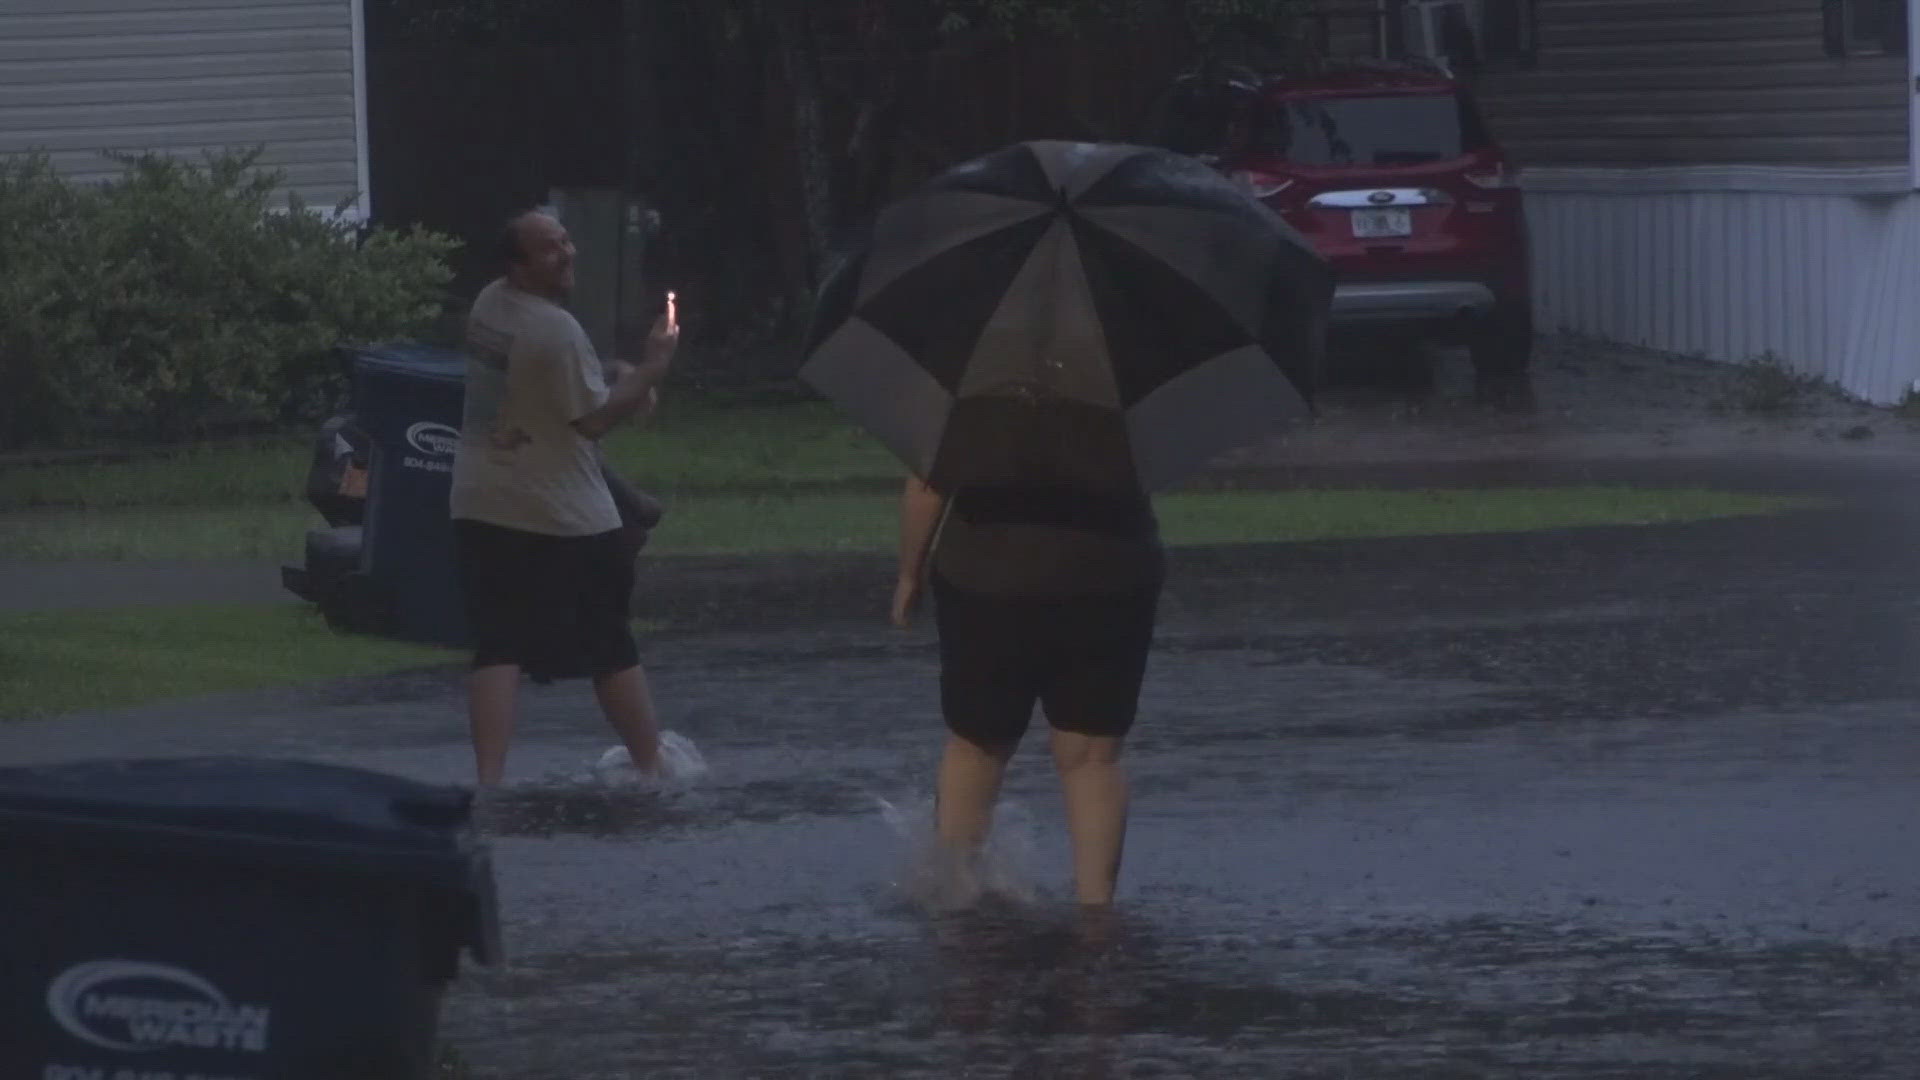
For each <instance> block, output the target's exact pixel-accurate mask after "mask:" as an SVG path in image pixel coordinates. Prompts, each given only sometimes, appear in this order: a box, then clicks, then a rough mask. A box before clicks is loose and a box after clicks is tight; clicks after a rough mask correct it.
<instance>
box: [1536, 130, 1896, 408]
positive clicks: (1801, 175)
mask: <svg viewBox="0 0 1920 1080" xmlns="http://www.w3.org/2000/svg"><path fill="white" fill-rule="evenodd" d="M1526 187H1527V200H1528V218H1529V221H1530V224H1531V229H1532V234H1533V256H1534V303H1535V314H1536V323H1537V325H1539V326H1540V328H1541V329H1543V330H1555V329H1560V330H1570V331H1576V332H1580V333H1585V334H1591V335H1594V336H1597V337H1602V338H1606V339H1609V340H1614V341H1619V342H1623V343H1627V344H1632V345H1639V346H1644V347H1647V348H1652V349H1659V350H1663V351H1668V352H1675V353H1683V354H1691V355H1701V356H1705V357H1708V358H1711V359H1715V360H1724V361H1732V362H1742V361H1752V360H1755V359H1759V358H1762V357H1766V356H1769V355H1771V356H1773V357H1777V358H1778V359H1779V360H1780V361H1782V362H1784V363H1785V364H1787V365H1788V366H1789V367H1791V368H1793V369H1795V370H1798V371H1802V372H1806V373H1808V374H1813V375H1818V376H1820V377H1822V378H1825V379H1828V380H1830V381H1831V382H1833V383H1835V384H1837V385H1838V386H1839V387H1841V388H1842V389H1844V390H1846V391H1847V392H1849V393H1851V394H1854V395H1857V396H1859V397H1861V398H1864V399H1866V400H1868V401H1872V402H1878V403H1893V402H1897V401H1900V400H1901V399H1902V398H1904V397H1905V396H1906V395H1907V394H1908V393H1910V392H1913V391H1914V390H1915V389H1916V387H1917V386H1920V195H1917V194H1916V193H1915V192H1914V190H1913V187H1912V182H1911V180H1910V179H1909V173H1908V170H1907V169H1906V168H1905V167H1899V168H1895V169H1857V170H1846V169H1833V170H1816V169H1789V168H1782V169H1772V168H1762V167H1734V168H1698V169H1621V170H1611V169H1609V170H1601V169H1591V170H1588V169H1579V170H1575V169H1556V170H1539V171H1536V172H1531V173H1529V174H1527V180H1526Z"/></svg>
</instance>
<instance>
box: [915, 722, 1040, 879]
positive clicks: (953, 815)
mask: <svg viewBox="0 0 1920 1080" xmlns="http://www.w3.org/2000/svg"><path fill="white" fill-rule="evenodd" d="M1018 745H1019V744H1018V743H1010V744H1008V745H1006V746H991V747H990V746H981V745H979V744H977V743H972V742H968V741H967V740H966V739H963V738H961V737H960V736H958V735H952V734H950V735H948V736H947V748H946V752H945V753H943V754H941V755H940V774H939V779H938V781H937V783H936V785H935V789H934V803H933V817H934V831H935V833H936V834H937V835H938V836H939V837H940V842H941V844H942V846H944V847H946V848H947V849H948V850H950V851H958V852H966V853H971V852H973V851H975V850H977V849H978V848H979V847H980V845H981V844H982V843H985V842H986V839H987V833H988V831H989V830H990V829H992V827H993V804H994V800H996V799H998V798H999V797H1000V781H1001V779H1002V778H1003V777H1005V776H1006V772H1007V762H1008V761H1009V760H1011V759H1012V758H1013V751H1014V749H1015V747H1017V746H1018Z"/></svg>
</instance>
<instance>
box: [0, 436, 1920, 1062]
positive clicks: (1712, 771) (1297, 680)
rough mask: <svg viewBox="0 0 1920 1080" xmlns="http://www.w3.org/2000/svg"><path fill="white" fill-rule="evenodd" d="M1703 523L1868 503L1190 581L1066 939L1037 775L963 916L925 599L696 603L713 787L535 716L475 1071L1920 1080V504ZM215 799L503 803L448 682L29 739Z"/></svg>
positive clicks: (498, 829)
mask: <svg viewBox="0 0 1920 1080" xmlns="http://www.w3.org/2000/svg"><path fill="white" fill-rule="evenodd" d="M1476 468H1481V466H1476ZM1559 468H1560V467H1558V466H1553V467H1547V466H1540V467H1539V468H1538V469H1536V470H1535V473H1534V474H1533V475H1518V476H1510V478H1511V479H1515V480H1516V481H1532V480H1538V479H1544V478H1546V477H1547V476H1548V475H1550V474H1552V473H1553V472H1554V470H1556V469H1559ZM1582 468H1583V469H1584V470H1585V471H1584V472H1583V473H1582V475H1581V476H1580V477H1579V478H1581V479H1584V480H1587V481H1593V480H1604V479H1607V478H1609V477H1612V478H1614V479H1623V480H1624V479H1651V478H1655V477H1653V476H1652V475H1651V474H1649V475H1648V476H1639V475H1638V474H1636V473H1635V472H1634V470H1636V469H1643V468H1652V467H1651V466H1640V465H1636V466H1631V467H1623V468H1622V469H1620V470H1615V471H1611V472H1609V471H1606V470H1601V471H1598V472H1596V471H1594V470H1593V469H1592V468H1590V467H1585V466H1583V467H1582ZM1521 471H1522V472H1524V471H1525V470H1521ZM1510 472H1511V470H1510ZM1435 475H1436V476H1439V475H1441V474H1435ZM1659 476H1660V477H1664V478H1665V479H1667V480H1670V481H1673V482H1689V483H1692V482H1702V483H1714V484H1716V485H1721V486H1733V487H1742V488H1748V489H1756V488H1779V489H1785V490H1791V491H1794V492H1796V493H1809V492H1818V493H1821V494H1824V495H1828V496H1831V497H1832V498H1833V499H1835V505H1833V506H1831V507H1828V508H1823V509H1819V510H1815V511H1808V512H1803V513H1794V514H1789V515H1785V516H1782V517H1778V518H1770V519H1762V520H1747V521H1728V522H1713V523H1703V524H1698V525H1689V526H1679V527H1671V528H1667V527H1662V528H1655V529H1631V528H1629V529H1599V530H1581V531H1573V532H1560V533H1551V534H1537V535H1529V536H1507V537H1476V538H1454V539H1425V540H1388V541H1373V542H1364V543H1327V544H1309V545H1297V546H1275V547H1271V548H1245V549H1231V550H1228V549H1215V550H1209V551H1192V552H1181V553H1179V554H1178V555H1177V556H1176V559H1175V566H1174V578H1173V583H1172V585H1171V587H1170V592H1169V596H1168V599H1167V602H1166V605H1165V620H1164V624H1163V628H1162V633H1161V639H1160V647H1159V649H1158V651H1157V653H1156V656H1155V659H1154V662H1153V666H1152V669H1151V671H1150V673H1149V679H1148V686H1147V690H1146V694H1145V701H1144V707H1143V720H1142V724H1141V727H1140V728H1139V730H1138V737H1137V740H1136V741H1135V743H1134V748H1133V751H1132V758H1131V760H1132V765H1133V768H1134V775H1135V798H1136V810H1135V817H1134V825H1133V829H1132V832H1131V835H1130V838H1129V848H1128V856H1127V858H1128V862H1127V867H1126V872H1125V875H1124V879H1123V890H1122V905H1121V911H1120V912H1119V915H1118V918H1117V919H1116V920H1115V921H1114V922H1113V923H1112V924H1104V925H1089V924H1086V923H1084V922H1082V921H1080V920H1078V919H1077V918H1076V916H1075V913H1073V912H1072V911H1070V910H1069V907H1068V905H1066V904H1065V903H1064V901H1063V900H1062V899H1060V898H1061V896H1062V895H1063V892H1064V889H1063V887H1064V885H1065V881H1064V867H1065V839H1064V831H1063V828H1062V826H1061V820H1060V818H1061V815H1060V812H1059V807H1058V797H1057V794H1056V791H1055V786H1054V784H1053V779H1052V775H1051V772H1050V769H1049V767H1048V765H1047V763H1046V760H1045V756H1044V749H1043V744H1042V742H1041V741H1040V740H1031V741H1030V744H1029V745H1028V746H1027V747H1026V748H1025V749H1024V750H1023V752H1022V754H1021V756H1020V758H1019V759H1018V761H1017V762H1016V764H1015V767H1014V770H1013V774H1012V778H1011V782H1010V784H1009V789H1008V804H1007V811H1006V814H1005V816H1004V819H1003V822H1002V829H1001V833H1000V837H999V841H998V843H997V845H996V848H995V851H994V854H993V869H994V871H995V875H996V882H997V885H998V891H997V892H996V894H995V895H993V896H990V897H988V898H986V899H984V900H981V901H979V902H977V903H972V904H959V903H949V902H943V901H951V900H953V899H954V897H953V896H952V895H950V894H949V893H947V891H946V890H941V889H930V888H929V887H928V885H927V879H926V877H925V874H924V870H925V866H924V863H923V860H922V859H921V857H920V856H921V854H922V852H921V843H920V840H921V836H922V824H923V822H924V817H925V814H926V810H927V807H926V803H927V801H928V796H929V794H930V792H929V787H928V778H929V776H930V773H931V767H932V764H933V760H934V755H935V752H936V749H937V743H938V723H937V710H936V701H935V697H934V673H935V668H934V663H933V656H932V653H931V637H930V635H929V634H928V633H927V632H926V631H925V630H924V629H923V630H922V631H920V632H918V633H914V634H909V635H899V634H894V633H891V632H889V631H887V630H885V629H884V628H881V627H879V626H878V625H877V624H876V623H877V620H869V619H866V618H864V616H867V615H868V614H869V613H873V612H877V611H879V610H880V603H881V601H882V600H883V599H884V589H885V586H886V584H887V582H888V581H889V578H888V577H887V566H886V563H885V562H884V560H871V559H864V560H863V559H842V560H834V561H824V562H817V563H814V564H812V565H811V567H805V566H802V565H799V564H793V565H789V566H788V568H787V571H785V573H786V576H785V577H784V578H780V579H779V580H781V581H785V583H786V584H785V585H783V586H778V587H776V586H777V582H776V581H775V578H776V577H778V575H776V574H775V573H774V571H772V570H766V571H763V572H764V573H765V574H766V575H767V576H766V578H765V579H764V580H759V581H756V582H755V584H754V590H755V596H756V597H757V599H756V598H755V597H744V596H741V595H739V593H740V589H739V588H738V584H739V582H738V580H737V579H736V580H735V586H736V587H735V589H734V591H733V593H731V594H730V593H728V592H727V591H726V587H725V581H726V580H727V579H728V577H729V575H728V574H727V573H726V572H724V571H725V566H724V564H722V563H719V562H713V563H707V564H695V563H684V564H681V563H666V562H662V563H659V564H657V565H656V566H654V567H653V569H652V571H651V575H652V576H651V579H650V580H652V581H653V582H654V584H655V592H654V596H655V600H656V602H657V603H658V604H660V605H661V606H662V607H663V608H666V607H671V606H674V605H686V606H688V607H690V608H697V609H698V610H699V611H701V612H704V613H705V615H704V616H703V617H702V618H699V619H695V620H692V621H690V622H689V623H688V624H687V625H689V626H693V627H696V629H695V630H692V631H688V632H678V633H675V634H674V635H672V636H671V637H667V638H663V639H661V640H659V641H655V642H651V643H649V646H648V654H649V658H650V662H651V669H652V671H653V673H654V676H655V679H656V684H657V692H658V694H659V696H660V698H661V700H662V702H663V703H664V705H665V707H666V710H667V713H668V717H669V726H671V727H672V728H674V729H676V730H680V731H683V732H686V733H688V734H690V735H691V736H693V737H694V738H695V739H696V740H697V741H698V743H699V745H700V747H701V749H702V750H703V751H704V752H705V754H706V756H707V759H708V761H709V763H710V764H711V766H712V769H713V771H712V773H711V775H709V776H708V777H707V778H706V779H704V780H703V781H701V782H700V783H699V784H698V785H696V786H694V787H692V788H689V789H687V790H683V791H678V792H672V793H666V794H660V793H645V792H638V791H634V790H630V789H620V788H615V787H609V786H607V785H606V784H604V783H603V782H601V781H600V780H598V779H597V778H595V777H594V776H593V775H592V772H591V765H592V763H593V762H594V760H595V759H596V758H597V757H598V755H599V753H600V751H602V750H603V749H605V748H606V747H607V746H608V745H610V743H611V742H612V739H611V737H610V736H609V735H608V734H607V733H606V732H605V731H604V730H603V729H602V727H601V725H600V723H599V721H598V719H597V715H596V713H595V710H594V708H593V706H592V702H591V696H590V695H589V694H588V693H587V691H586V690H585V689H584V688H583V687H579V686H564V685H563V686H558V687H550V688H540V689H533V690H530V691H529V693H528V696H527V699H526V700H527V706H528V707H527V712H526V716H525V718H524V723H523V728H522V731H521V733H520V739H519V742H518V743H517V745H516V756H515V758H514V761H513V763H512V769H511V772H512V779H513V783H512V785H511V787H510V789H509V790H508V791H507V793H506V794H505V796H504V797H503V798H502V799H501V800H500V801H499V802H498V803H497V804H496V805H495V806H493V807H491V808H490V809H489V813H488V822H489V828H490V829H491V830H492V831H493V832H494V834H495V837H496V840H495V843H496V857H497V860H498V869H499V877H500V885H501V890H502V902H503V905H504V913H505V917H506V920H507V927H506V938H507V945H508V948H509V950H510V953H511V958H510V961H509V963H508V964H506V965H505V966H504V967H503V968H501V969H499V970H493V971H488V970H469V971H468V972H467V973H466V974H465V975H464V976H463V978H462V980H461V981H460V982H459V983H458V984H457V985H456V987H455V989H454V991H453V993H452V995H451V997H450V999H449V1002H448V1006H447V1012H446V1018H445V1035H446V1037H447V1039H448V1041H449V1042H450V1043H451V1044H452V1045H453V1046H455V1047H456V1048H457V1049H458V1050H459V1051H460V1052H461V1054H462V1055H463V1056H464V1057H465V1058H466V1059H467V1060H468V1061H470V1062H471V1063H472V1065H473V1068H474V1073H475V1075H476V1076H479V1077H513V1078H535V1077H539V1078H547V1077H551V1078H556V1080H558V1078H563V1077H564V1078H568V1080H594V1078H608V1080H611V1078H627V1077H649V1078H652V1077H686V1078H728V1077H792V1078H800V1077H836V1078H837V1077H928V1078H932V1077H941V1078H946V1077H1061V1078H1082V1077H1085V1078H1093V1077H1128V1078H1134V1077H1138V1078H1147V1077H1167V1078H1175V1077H1198V1078H1206V1077H1247V1078H1256V1077H1257V1078H1277V1077H1289V1078H1300V1080H1322V1078H1325V1080H1348V1078H1352V1080H1400V1078H1408V1080H1411V1078H1429V1077H1433V1078H1454V1077H1458V1078H1462V1080H1467V1078H1473V1080H1479V1078H1512V1080H1576V1078H1577V1080H1601V1078H1606V1080H1683V1078H1684V1080H1787V1078H1794V1080H1800V1078H1805V1080H1816V1078H1818V1080H1910V1078H1913V1077H1916V1076H1920V923H1917V922H1916V915H1920V860H1916V858H1915V853H1916V849H1917V847H1920V845H1917V844H1916V841H1917V840H1920V834H1917V832H1916V821H1917V820H1920V783H1917V781H1920V723H1917V722H1920V662H1916V658H1917V657H1920V543H1917V542H1916V541H1920V500H1916V499H1915V498H1914V494H1915V492H1916V490H1920V480H1917V479H1916V474H1915V473H1914V472H1913V471H1912V470H1911V469H1909V468H1906V467H1904V466H1903V467H1900V468H1891V467H1888V468H1868V467H1866V466H1862V465H1859V464H1853V465H1848V466H1846V467H1844V468H1835V467H1833V466H1831V465H1811V466H1805V467H1789V466H1787V465H1785V464H1779V463H1752V462H1749V463H1740V464H1736V465H1731V466H1728V465H1722V466H1718V467H1717V468H1716V469H1713V470H1704V471H1696V472H1691V473H1689V472H1687V471H1685V470H1681V469H1676V468H1675V467H1672V466H1662V467H1661V471H1660V472H1659ZM1456 479H1458V480H1459V481H1460V482H1463V483H1472V482H1484V480H1485V478H1484V477H1481V478H1479V479H1476V478H1475V475H1474V474H1471V472H1466V473H1461V474H1459V475H1458V476H1457V477H1456ZM769 565H772V564H769ZM676 568H680V569H684V570H685V571H686V573H685V574H684V577H683V578H682V579H681V580H678V581H676V580H675V579H674V573H675V569H676ZM803 571H805V572H806V573H811V574H812V577H810V578H808V577H805V574H804V573H803ZM808 582H811V584H808ZM729 597H731V598H729ZM855 616H862V617H863V618H861V619H858V620H856V619H855V618H854V617H855ZM208 751H217V752H236V751H239V752H248V753H257V754H288V755H298V756H309V757H318V758H321V759H325V760H336V761H345V762H351V763H355V764H361V765H368V766H372V767H376V768H385V769H391V770H394V771H398V772H402V773H405V774H408V775H413V776H419V777H423V778H427V779H434V780H461V779H464V777H465V776H466V770H467V768H468V762H467V757H466V752H465V746H464V742H463V722H462V718H461V702H460V698H459V695H458V688H457V680H456V677H455V674H454V673H452V672H446V671H437V672H423V673H418V674H415V675H410V676H404V677H398V678H391V679H382V680H369V681H362V682H355V683H344V684H337V685H334V686H329V687H325V688H321V689H317V690H311V691H301V692H285V693H278V694H273V695H247V696H234V697H230V698H222V699H216V700H213V701H203V702H197V703H191V704H184V705H177V706H169V707H166V708H158V709H149V710H144V711H142V712H141V713H140V714H138V715H134V716H127V715H124V714H121V715H114V716H99V717H80V718H74V719H69V720H63V721H56V722H49V723H36V724H16V725H10V726H6V727H0V763H12V762H17V761H28V760H57V759H63V758H69V757H76V756H98V755H101V754H106V753H115V754H183V753H200V752H208Z"/></svg>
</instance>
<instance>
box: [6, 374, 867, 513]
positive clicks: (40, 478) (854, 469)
mask: <svg viewBox="0 0 1920 1080" xmlns="http://www.w3.org/2000/svg"><path fill="white" fill-rule="evenodd" d="M606 446H607V456H608V458H609V459H610V460H611V461H612V462H613V463H614V465H615V466H616V467H617V468H619V469H620V470H621V472H622V473H623V474H624V475H628V476H631V477H633V478H634V479H635V480H636V481H637V482H639V483H640V485H641V486H642V487H645V488H646V489H647V490H649V491H655V492H658V493H660V494H663V495H665V494H672V493H675V492H686V491H692V490H701V489H706V490H711V489H726V488H734V489H739V488H743V487H751V488H753V489H755V490H768V489H778V488H781V487H783V486H792V485H808V484H813V485H818V484H838V483H857V482H860V481H868V480H871V481H882V480H888V479H892V478H895V477H898V476H899V475H900V467H899V465H898V464H896V463H895V462H894V460H893V458H892V457H891V456H890V455H889V454H887V452H886V451H885V450H883V449H881V448H880V446H879V444H877V443H875V442H874V441H873V440H872V439H870V438H868V437H867V436H866V435H864V434H862V433H861V432H860V431H859V429H857V428H855V427H853V426H852V425H850V424H847V423H846V422H844V421H842V420H841V419H840V418H839V416H838V414H837V413H836V412H835V411H834V409H833V407H832V406H830V405H827V404H825V403H822V402H800V401H764V400H762V401H745V402H739V401H729V400H727V399H724V398H719V397H713V396H692V397H688V398H685V399H682V400H678V401H676V402H674V403H673V404H672V405H670V406H669V407H667V408H665V409H663V411H662V412H661V414H660V415H659V416H658V417H657V418H656V419H655V420H654V421H653V422H651V423H649V424H648V425H647V426H646V427H625V428H622V429H620V430H619V431H616V432H615V433H614V434H612V435H610V436H608V438H607V443H606ZM312 452H313V447H312V439H311V438H307V437H295V436H287V437H283V438H275V439H265V440H259V441H256V442H251V443H245V444H240V445H223V446H217V447H207V446H189V447H183V448H181V449H179V450H176V451H172V452H167V453H153V454H146V455H142V456H140V457H138V458H136V459H131V460H122V461H107V462H89V463H64V464H53V465H41V466H14V467H4V468H0V514H8V513H13V512H19V511H33V510H75V509H90V510H110V509H116V508H128V507H140V508H145V509H153V508H178V509H188V508H204V507H219V508H229V507H233V506H239V505H248V506H272V505H274V504H289V505H298V506H305V505H306V504H305V501H304V495H303V494H302V490H301V489H302V485H304V484H305V483H306V476H307V467H308V465H309V463H310V461H311V456H312Z"/></svg>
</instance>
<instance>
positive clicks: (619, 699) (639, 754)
mask: <svg viewBox="0 0 1920 1080" xmlns="http://www.w3.org/2000/svg"><path fill="white" fill-rule="evenodd" d="M593 692H594V696H596V697H598V698H599V699H600V711H601V712H602V713H604V714H605V715H606V718H607V723H609V724H611V725H612V726H613V730H614V732H615V733H616V734H618V735H619V736H620V741H621V742H622V743H624V744H626V747H627V756H628V757H630V758H632V759H633V765H634V768H637V769H639V770H640V771H641V772H644V773H658V772H659V771H660V721H659V718H658V717H657V716H656V715H655V714H654V711H653V690H652V688H651V687H650V686H648V684H647V672H646V669H645V668H643V667H641V666H640V665H639V664H635V665H633V666H632V667H630V668H627V669H626V670H624V671H616V672H614V673H613V674H611V675H602V676H601V677H599V678H597V679H595V680H593Z"/></svg>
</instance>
